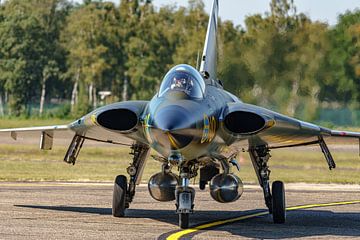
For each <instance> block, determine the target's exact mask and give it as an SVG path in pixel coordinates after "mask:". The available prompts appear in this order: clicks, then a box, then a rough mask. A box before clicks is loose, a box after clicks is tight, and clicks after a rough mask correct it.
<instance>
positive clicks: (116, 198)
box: [112, 175, 127, 217]
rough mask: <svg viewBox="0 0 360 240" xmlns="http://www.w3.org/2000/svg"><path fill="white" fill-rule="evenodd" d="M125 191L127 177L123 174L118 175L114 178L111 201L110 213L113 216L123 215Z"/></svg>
mask: <svg viewBox="0 0 360 240" xmlns="http://www.w3.org/2000/svg"><path fill="white" fill-rule="evenodd" d="M126 191H127V179H126V177H125V176H124V175H119V176H117V177H116V178H115V183H114V192H113V202H112V215H113V216H114V217H123V216H125V209H126V204H125V201H126Z"/></svg>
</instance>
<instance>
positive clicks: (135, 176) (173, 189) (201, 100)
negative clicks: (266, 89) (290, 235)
mask: <svg viewBox="0 0 360 240" xmlns="http://www.w3.org/2000/svg"><path fill="white" fill-rule="evenodd" d="M217 22H218V0H214V1H213V4H212V9H211V13H210V18H209V24H208V29H207V34H206V39H205V44H204V50H203V54H202V56H201V59H200V60H201V64H200V68H199V69H196V68H194V67H192V66H189V65H185V64H181V65H177V66H175V67H173V68H172V69H171V70H170V71H169V72H167V74H166V75H165V77H164V79H163V80H162V83H161V86H160V89H159V91H158V92H157V93H156V94H155V96H154V97H153V98H152V99H151V100H150V101H125V102H118V103H114V104H110V105H106V106H104V107H100V108H98V109H96V110H94V111H92V112H91V113H89V114H87V115H85V116H83V117H81V118H80V119H78V120H76V121H75V122H73V123H70V124H69V125H59V126H47V127H30V128H14V129H2V130H0V133H6V134H9V135H10V136H11V137H12V138H13V139H15V140H16V138H17V137H18V136H19V135H24V136H26V134H29V133H32V134H33V133H38V134H39V135H40V148H41V149H43V150H49V149H51V148H52V145H53V138H54V137H56V135H57V132H58V131H69V132H71V133H72V134H73V135H72V136H73V139H72V141H71V144H70V146H69V148H68V151H67V152H66V154H65V159H64V160H65V162H67V163H69V164H75V161H76V158H77V156H78V154H79V152H80V149H81V147H82V146H83V143H84V141H85V140H93V141H98V142H105V143H109V144H123V143H124V139H129V140H130V142H131V144H129V146H131V153H132V155H133V160H132V163H131V164H130V166H129V167H128V168H127V173H128V175H129V176H128V177H127V176H124V175H119V176H117V177H116V178H115V183H114V192H113V202H112V215H113V216H115V217H125V216H126V209H127V208H129V206H130V203H131V202H132V200H133V198H134V196H135V189H136V185H138V184H139V183H140V180H141V175H142V173H143V170H144V168H145V163H146V160H147V158H148V155H149V153H150V150H151V149H153V150H155V151H156V152H157V153H158V155H156V156H152V157H153V159H154V160H157V161H160V162H161V163H162V167H161V169H159V173H157V174H155V175H153V176H152V177H151V178H150V180H149V183H148V189H149V192H150V195H151V196H152V197H153V198H154V199H156V200H158V201H174V200H175V207H176V213H177V214H178V216H179V226H180V227H181V228H188V227H189V214H191V213H193V211H194V197H195V190H194V188H192V187H191V186H189V180H190V179H192V178H194V177H195V176H197V175H198V174H199V175H200V181H199V187H200V189H201V190H203V189H205V187H206V185H207V184H208V185H209V189H210V195H211V197H212V198H213V199H214V200H215V201H218V202H221V203H228V202H233V201H236V200H238V199H239V198H240V197H241V195H242V193H243V184H242V182H241V180H240V178H239V177H238V176H237V175H235V174H234V173H232V171H231V168H232V167H233V166H235V167H238V163H237V161H236V151H235V153H234V154H228V155H227V156H226V154H225V153H224V152H225V150H227V149H229V147H232V148H235V149H238V150H239V151H240V150H245V151H247V152H248V153H249V154H250V157H251V161H252V164H253V166H254V169H255V172H256V175H257V178H258V180H259V184H260V186H261V188H262V189H263V193H264V199H265V204H266V206H267V208H268V209H269V212H270V213H271V214H272V216H273V221H274V223H284V222H285V217H286V210H285V191H284V184H283V182H281V181H274V182H272V185H271V187H270V170H269V166H268V161H269V159H270V154H269V152H270V150H272V149H277V148H290V147H297V146H305V145H312V144H318V145H320V148H321V150H322V152H323V153H324V156H325V159H326V161H327V163H328V166H329V168H330V169H332V168H335V162H334V160H333V157H332V155H331V153H330V151H329V149H328V147H327V145H326V143H325V139H327V138H330V137H342V138H354V139H359V140H360V133H358V132H348V131H335V130H331V129H327V128H324V127H321V126H317V125H314V124H311V123H307V122H304V121H300V120H297V119H294V118H290V117H287V116H284V115H282V114H279V113H276V112H273V111H270V110H267V109H265V108H261V107H258V106H254V105H250V104H246V103H244V102H242V101H241V100H240V99H238V98H237V97H236V96H234V95H233V94H231V93H229V92H227V91H225V90H224V89H223V86H222V84H221V81H219V80H218V79H217V76H216V64H217V63H216V59H217V47H216V46H217V44H216V40H217ZM172 169H177V170H178V171H176V172H178V174H175V173H174V172H173V171H172Z"/></svg>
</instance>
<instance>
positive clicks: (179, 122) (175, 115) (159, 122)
mask: <svg viewBox="0 0 360 240" xmlns="http://www.w3.org/2000/svg"><path fill="white" fill-rule="evenodd" d="M154 123H155V126H156V127H157V128H158V129H161V130H163V131H164V132H173V131H175V130H181V129H186V128H190V127H191V124H192V123H191V115H190V112H188V111H187V110H186V109H185V108H182V107H180V106H167V107H164V108H162V109H160V110H159V111H158V112H157V113H156V115H155V118H154Z"/></svg>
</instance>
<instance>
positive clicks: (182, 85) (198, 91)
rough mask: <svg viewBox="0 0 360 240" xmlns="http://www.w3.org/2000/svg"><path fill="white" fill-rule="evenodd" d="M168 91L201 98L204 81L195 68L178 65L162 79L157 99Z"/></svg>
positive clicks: (203, 90)
mask: <svg viewBox="0 0 360 240" xmlns="http://www.w3.org/2000/svg"><path fill="white" fill-rule="evenodd" d="M169 91H180V92H184V93H185V94H186V95H188V96H189V97H192V98H203V96H204V92H205V81H204V79H203V78H202V76H201V75H200V73H199V72H198V71H197V70H196V69H195V68H193V67H191V66H189V65H185V64H182V65H178V66H175V67H173V68H172V69H171V70H170V71H169V72H168V73H167V74H166V76H165V77H164V80H163V82H162V83H161V86H160V91H159V97H161V96H163V95H164V94H165V93H167V92H169Z"/></svg>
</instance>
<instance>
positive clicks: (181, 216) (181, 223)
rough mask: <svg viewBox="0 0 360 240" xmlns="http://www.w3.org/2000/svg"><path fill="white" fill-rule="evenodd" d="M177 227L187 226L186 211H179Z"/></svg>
mask: <svg viewBox="0 0 360 240" xmlns="http://www.w3.org/2000/svg"><path fill="white" fill-rule="evenodd" d="M179 227H180V228H182V229H188V228H189V214H188V213H179Z"/></svg>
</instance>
